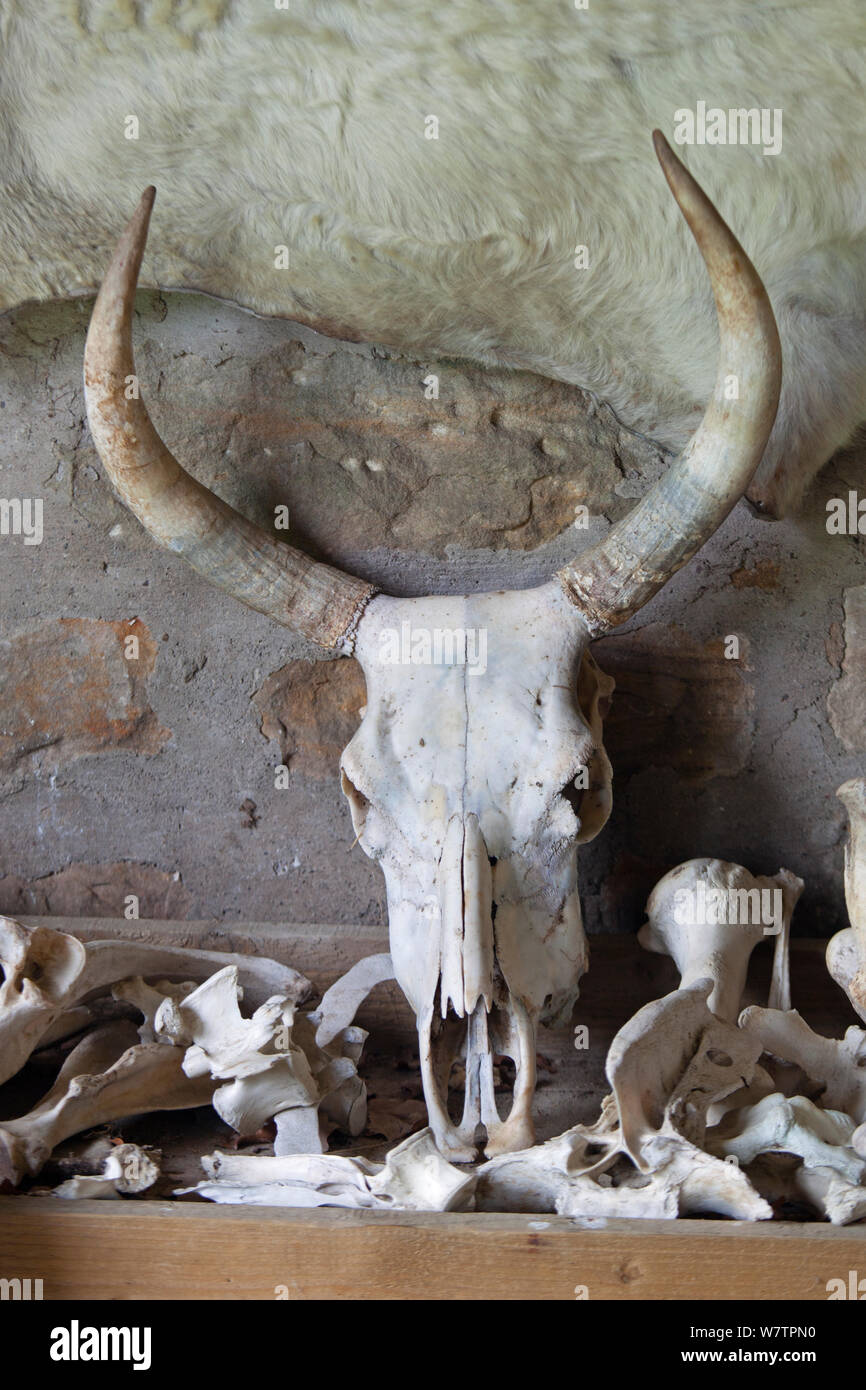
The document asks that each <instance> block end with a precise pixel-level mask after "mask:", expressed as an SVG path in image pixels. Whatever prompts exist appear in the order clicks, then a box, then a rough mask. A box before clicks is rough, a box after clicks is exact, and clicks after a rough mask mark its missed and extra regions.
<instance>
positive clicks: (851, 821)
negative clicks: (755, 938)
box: [827, 778, 866, 1021]
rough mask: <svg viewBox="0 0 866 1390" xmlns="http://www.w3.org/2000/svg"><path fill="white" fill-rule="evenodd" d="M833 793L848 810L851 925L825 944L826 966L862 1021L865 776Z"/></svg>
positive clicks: (865, 998)
mask: <svg viewBox="0 0 866 1390" xmlns="http://www.w3.org/2000/svg"><path fill="white" fill-rule="evenodd" d="M836 795H837V796H838V798H839V800H840V801H841V802H842V803H843V805H844V806H845V808H846V810H847V812H848V827H849V835H848V843H847V845H846V846H845V902H846V904H847V907H848V919H849V921H850V923H851V925H850V927H846V928H845V930H844V931H840V932H837V933H836V935H835V936H834V937H832V938H831V940H830V941H829V942H828V943H827V969H828V970H829V971H830V974H831V975H832V976H833V979H834V980H835V981H836V983H837V984H838V985H840V986H841V987H842V989H844V991H845V993H846V994H847V996H848V998H849V999H850V1000H851V1003H852V1004H853V1006H854V1008H855V1010H856V1012H857V1013H858V1014H859V1015H860V1017H861V1018H862V1019H863V1020H864V1021H866V779H864V778H853V779H852V780H851V781H850V782H845V783H843V785H842V786H841V787H840V788H839V790H838V791H837V793H836Z"/></svg>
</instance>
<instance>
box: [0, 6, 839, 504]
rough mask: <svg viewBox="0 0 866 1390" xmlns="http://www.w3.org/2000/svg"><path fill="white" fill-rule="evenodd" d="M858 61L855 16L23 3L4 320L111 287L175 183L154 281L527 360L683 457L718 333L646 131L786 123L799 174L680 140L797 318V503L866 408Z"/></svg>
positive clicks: (781, 159) (787, 366)
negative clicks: (142, 199)
mask: <svg viewBox="0 0 866 1390" xmlns="http://www.w3.org/2000/svg"><path fill="white" fill-rule="evenodd" d="M864 72H866V10H864V7H863V4H862V0H823V3H820V4H815V3H814V0H807V3H803V4H799V3H795V2H794V0H780V3H778V4H766V3H765V4H761V5H758V4H756V3H755V0H725V3H719V0H688V3H682V0H676V2H675V3H671V0H605V3H597V0H589V7H588V9H586V10H577V9H575V8H574V6H573V5H572V4H570V3H569V0H538V2H537V3H536V2H535V0H448V2H447V3H445V4H440V5H431V4H429V3H428V0H318V3H304V0H291V3H290V4H289V7H288V8H287V9H277V8H276V5H275V3H274V0H190V3H172V0H125V3H124V0H42V3H39V4H34V3H32V0H0V90H2V93H3V97H2V108H0V307H5V308H8V307H11V306H14V305H16V304H18V303H20V302H21V301H22V300H25V299H29V298H37V299H43V298H46V297H51V296H56V295H62V296H66V295H70V294H76V293H85V292H90V291H92V290H93V289H94V288H95V287H96V285H97V284H98V282H99V280H100V278H101V275H102V273H103V271H104V269H105V266H106V264H107V261H108V259H109V253H110V250H111V248H112V246H113V244H114V242H115V240H116V238H117V236H118V233H119V232H120V230H121V228H122V226H123V224H124V222H125V221H126V219H127V218H128V216H129V215H130V213H131V211H132V209H133V208H134V206H135V204H136V201H137V199H138V196H139V194H140V192H141V189H142V188H143V187H144V186H145V185H146V184H148V183H155V184H156V185H157V188H158V194H159V196H158V201H157V207H156V212H155V216H154V222H153V232H152V239H151V245H150V248H149V254H148V256H147V257H146V258H145V265H144V272H143V275H142V283H143V284H150V285H155V284H159V285H162V286H165V287H183V288H187V289H195V290H201V291H205V292H207V293H209V294H213V295H217V296H219V297H221V298H225V299H230V300H233V301H235V302H237V303H238V304H241V305H244V306H247V307H249V308H253V309H255V310H257V311H258V312H260V313H264V314H279V315H286V316H288V317H291V318H295V319H301V320H303V321H305V322H309V323H313V324H314V325H316V326H317V327H320V328H323V329H324V330H325V331H329V332H333V333H336V334H339V335H341V336H346V337H358V338H364V339H370V340H374V341H379V342H384V343H388V344H390V345H393V346H396V347H399V348H403V349H408V350H410V351H414V352H416V353H422V354H439V355H457V356H463V357H468V358H472V359H474V360H476V361H480V362H483V363H487V364H498V365H507V366H514V367H523V368H531V369H532V370H533V371H537V372H540V373H542V374H545V375H548V376H552V377H558V378H561V379H563V380H565V381H569V382H574V383H577V384H579V385H581V386H583V387H586V388H589V389H590V390H592V391H594V392H596V393H597V394H598V395H599V396H600V397H603V398H604V399H606V400H607V401H609V402H610V403H611V405H612V406H613V408H614V409H615V411H616V412H617V414H618V415H619V416H620V418H621V419H622V420H623V421H624V422H625V423H626V424H628V425H629V426H631V427H633V428H634V429H636V430H639V431H642V432H644V433H646V434H648V435H650V436H652V437H653V438H655V439H657V440H659V441H661V442H663V443H665V444H668V445H671V446H678V445H679V444H681V443H682V442H683V441H684V440H685V439H686V438H687V436H688V434H689V432H690V431H691V429H692V428H693V427H694V425H695V424H696V422H697V421H698V419H699V418H700V415H701V414H702V412H703V409H704V405H705V402H706V399H707V397H708V395H709V393H710V391H711V389H712V384H713V379H714V372H715V356H716V328H715V318H714V312H713V307H712V301H711V297H710V294H709V289H708V285H707V280H706V275H705V272H704V270H703V267H702V265H701V261H700V257H699V255H698V252H697V250H696V248H695V247H694V246H693V244H692V243H691V240H690V237H689V235H688V232H687V231H686V229H685V226H684V224H683V222H682V219H681V218H680V215H679V212H678V211H677V209H676V206H675V205H674V202H673V200H672V199H671V197H670V194H669V192H668V190H667V187H666V185H665V182H664V179H663V178H662V175H661V172H660V171H659V169H658V166H657V165H656V163H655V159H654V157H653V152H652V146H651V143H650V138H649V137H650V131H651V129H652V127H653V126H655V125H658V126H659V127H661V129H662V130H663V131H665V133H666V134H667V135H668V137H669V138H670V137H671V136H672V134H673V130H674V126H675V121H674V112H675V111H676V110H677V108H680V107H688V108H692V109H693V108H694V107H695V104H696V102H697V101H698V100H705V101H706V102H707V103H708V104H709V105H718V106H721V107H724V108H727V107H729V106H735V107H749V106H757V107H768V108H781V109H782V112H783V146H782V152H781V153H780V154H779V155H778V156H766V155H764V154H762V153H761V150H760V148H759V147H756V146H713V147H711V146H702V147H699V146H692V147H689V148H687V149H684V150H680V151H679V152H680V153H681V154H683V155H684V157H685V160H686V162H687V163H688V165H689V167H690V168H691V170H692V171H693V173H694V174H695V175H696V176H697V178H698V179H699V180H700V181H701V183H702V184H703V185H704V187H705V188H706V190H707V192H708V193H709V194H710V196H711V197H712V198H713V199H714V201H715V202H716V204H717V206H718V207H719V209H720V211H721V212H722V214H723V216H724V217H725V218H726V219H727V221H728V222H729V224H730V225H731V227H732V228H733V229H734V231H735V232H736V234H737V236H738V237H739V238H740V240H741V241H742V242H743V244H744V246H745V248H746V250H747V251H748V252H749V254H750V256H751V257H752V259H753V260H754V262H755V264H756V265H757V267H758V270H759V271H760V273H761V275H762V276H763V278H764V281H765V283H766V285H767V289H768V291H769V294H770V298H771V300H772V302H773V306H774V309H775V312H776V315H777V318H778V322H779V328H780V332H781V338H782V345H783V352H784V385H783V394H782V403H781V407H780V411H779V417H778V420H777V425H776V428H775V430H774V433H773V435H772V437H771V440H770V443H769V445H768V449H767V452H766V454H765V458H764V462H763V463H762V465H761V469H760V471H759V474H758V477H757V480H756V483H755V485H754V486H753V492H752V495H753V498H754V499H755V500H756V501H758V502H760V503H761V504H762V505H764V506H766V507H767V508H768V510H771V511H784V510H786V509H788V508H789V507H790V506H791V505H792V503H793V502H794V501H795V500H796V498H797V497H798V496H799V495H800V493H801V492H802V489H803V487H804V486H805V484H806V483H807V482H808V480H809V479H810V478H811V477H812V476H813V475H814V473H815V472H816V471H817V469H818V468H819V467H820V465H821V464H822V463H823V462H824V461H825V460H826V459H827V458H828V457H829V455H830V454H831V453H832V452H833V451H834V450H835V449H836V448H838V447H839V446H840V445H841V444H843V443H844V442H845V441H846V440H847V439H848V438H849V436H850V435H851V432H852V430H853V428H854V427H855V426H856V425H857V423H858V422H859V421H860V420H862V419H863V418H864V417H866V142H864V141H863V139H862V121H863V111H864V90H863V86H864V82H863V79H864ZM129 115H135V116H137V118H138V121H139V138H138V139H137V140H128V139H126V138H124V121H125V118H126V117H127V116H129ZM429 115H435V116H438V118H439V122H440V127H439V139H438V140H428V139H425V136H424V130H425V118H426V117H427V116H429ZM578 244H584V245H586V246H587V248H588V251H589V262H590V264H589V268H588V269H585V270H577V269H575V267H574V264H573V257H574V248H575V246H576V245H578ZM281 245H286V246H288V247H289V249H290V266H289V268H288V269H282V270H281V269H276V268H275V265H274V259H275V247H278V246H281Z"/></svg>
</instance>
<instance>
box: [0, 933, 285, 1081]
mask: <svg viewBox="0 0 866 1390" xmlns="http://www.w3.org/2000/svg"><path fill="white" fill-rule="evenodd" d="M226 965H234V966H235V967H236V968H237V970H238V975H239V978H240V980H241V983H242V985H243V987H244V989H245V991H246V993H247V997H248V999H249V1000H250V1002H251V1003H256V1002H262V1000H264V999H265V998H267V997H268V996H269V995H270V994H274V993H276V992H277V991H279V992H281V993H284V994H285V995H286V996H287V997H288V998H290V999H291V1000H292V1001H293V1002H300V1001H301V1000H302V999H305V998H306V997H307V995H308V994H309V993H310V991H311V989H312V986H311V985H310V982H309V981H308V980H306V979H305V978H304V976H303V975H300V974H299V973H298V972H297V971H296V970H292V969H291V968H290V967H289V966H284V965H279V964H278V963H277V962H276V961H271V960H268V959H267V958H266V957H261V956H239V955H235V954H233V953H232V954H228V953H227V954H223V953H220V952H218V951H198V950H190V949H187V948H186V947H181V946H155V945H149V944H146V943H142V942H138V941H124V940H111V941H108V940H106V941H90V942H87V943H86V944H84V943H82V942H80V941H78V940H77V938H76V937H74V936H71V935H69V934H67V933H65V932H60V931H55V930H54V929H53V928H51V927H44V926H24V925H22V924H21V923H19V922H15V921H13V920H12V919H11V918H9V917H0V966H2V969H3V974H4V979H3V983H2V984H0V1083H2V1082H3V1081H6V1080H8V1078H9V1077H10V1076H14V1074H15V1073H16V1072H17V1071H19V1070H20V1068H21V1067H22V1066H23V1065H24V1063H25V1062H26V1060H27V1058H28V1057H29V1056H30V1054H31V1052H32V1051H33V1050H34V1048H36V1047H37V1046H38V1045H39V1044H40V1042H41V1041H42V1039H43V1038H44V1037H45V1036H46V1035H50V1030H51V1029H52V1028H53V1027H54V1025H55V1024H56V1023H57V1021H58V1020H60V1019H61V1018H63V1016H64V1015H66V1014H68V1013H70V1011H71V1010H73V1009H76V1008H77V1006H79V1005H81V1004H82V1003H87V1002H88V1001H89V1000H90V999H91V998H93V997H95V996H99V995H101V994H104V993H106V992H107V991H108V990H109V989H110V987H111V986H112V985H113V984H115V983H116V982H118V981H120V980H123V979H126V978H127V977H130V976H142V977H146V978H151V979H152V978H154V977H157V978H158V977H160V976H174V977H175V978H180V979H190V978H192V979H206V978H207V977H208V976H209V975H210V974H212V973H213V971H214V970H218V969H220V968H221V967H222V966H226ZM82 1017H83V1016H82V1015H78V1014H76V1015H75V1022H76V1023H77V1022H79V1021H80V1020H81V1019H82ZM55 1036H56V1034H55Z"/></svg>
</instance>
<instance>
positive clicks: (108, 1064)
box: [0, 1022, 214, 1184]
mask: <svg viewBox="0 0 866 1390" xmlns="http://www.w3.org/2000/svg"><path fill="white" fill-rule="evenodd" d="M136 1038H137V1032H136V1029H135V1027H134V1025H133V1024H131V1023H128V1022H120V1023H109V1024H106V1025H105V1026H104V1027H102V1028H97V1029H96V1030H95V1031H94V1032H92V1033H88V1034H87V1035H86V1036H85V1037H84V1038H83V1039H82V1041H81V1042H80V1043H79V1044H78V1045H77V1047H75V1048H73V1050H72V1052H70V1054H69V1056H68V1057H67V1059H66V1061H65V1062H64V1064H63V1066H62V1067H61V1069H60V1072H59V1073H58V1076H57V1079H56V1081H55V1082H54V1085H53V1086H52V1087H51V1089H50V1090H49V1091H47V1092H46V1094H45V1095H44V1096H43V1097H42V1100H41V1101H39V1103H38V1104H37V1105H36V1106H34V1108H33V1109H32V1110H31V1111H30V1112H29V1113H28V1114H27V1115H22V1116H20V1117H19V1118H18V1119H15V1120H4V1121H3V1122H2V1123H0V1182H2V1181H4V1180H5V1181H8V1182H11V1183H13V1184H15V1183H18V1182H20V1181H21V1179H22V1177H24V1176H25V1175H27V1174H29V1175H30V1176H31V1177H32V1176H33V1175H34V1174H36V1173H38V1172H39V1170H40V1168H42V1166H43V1164H45V1163H46V1162H47V1160H48V1158H49V1156H50V1155H51V1152H52V1150H53V1149H55V1148H56V1147H57V1145H58V1144H60V1143H62V1142H63V1140H64V1139H68V1138H70V1136H71V1135H73V1134H80V1133H81V1132H82V1130H85V1129H92V1128H93V1127H94V1126H95V1125H102V1124H106V1123H108V1122H109V1121H110V1120H119V1119H122V1118H123V1117H124V1116H126V1115H137V1114H140V1113H144V1112H146V1111H150V1110H189V1109H192V1108H194V1107H195V1106H198V1105H207V1104H209V1102H210V1099H211V1096H212V1094H213V1089H214V1083H213V1082H212V1081H211V1079H210V1077H197V1078H195V1079H190V1078H189V1077H188V1076H186V1074H185V1073H184V1071H183V1068H182V1063H183V1052H182V1051H181V1049H180V1048H176V1047H170V1046H167V1045H166V1044H165V1043H139V1042H136Z"/></svg>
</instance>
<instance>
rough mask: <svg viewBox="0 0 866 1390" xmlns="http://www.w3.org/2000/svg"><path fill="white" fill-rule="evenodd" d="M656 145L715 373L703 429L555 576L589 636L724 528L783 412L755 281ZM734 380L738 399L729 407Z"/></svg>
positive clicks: (775, 344)
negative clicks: (696, 266)
mask: <svg viewBox="0 0 866 1390" xmlns="http://www.w3.org/2000/svg"><path fill="white" fill-rule="evenodd" d="M653 143H654V145H655V150H656V154H657V156H658V160H659V163H660V164H661V166H662V169H663V170H664V173H665V177H666V179H667V181H668V184H669V186H670V189H671V192H672V193H673V195H674V197H675V198H676V200H677V202H678V204H679V206H680V209H681V211H682V214H683V216H684V217H685V219H686V222H687V223H688V224H689V228H690V230H691V233H692V235H693V237H694V238H695V241H696V242H697V243H698V247H699V249H700V252H701V255H702V256H703V258H704V264H705V265H706V267H707V273H708V274H709V277H710V284H711V285H712V289H713V297H714V298H715V301H716V313H717V315H718V321H719V338H720V343H719V366H718V373H717V376H716V384H715V388H714V391H713V396H712V399H711V401H710V404H709V406H708V407H707V411H706V414H705V416H704V418H703V421H702V422H701V425H700V427H699V428H698V430H697V432H696V434H695V435H694V436H693V438H692V440H691V441H690V443H689V444H688V445H687V446H686V448H685V449H684V450H683V452H682V453H681V454H680V456H679V457H678V458H677V459H676V461H675V462H674V463H672V464H671V466H670V468H669V469H668V472H667V473H666V474H665V476H664V477H663V478H661V479H659V481H658V482H657V483H656V484H655V486H654V487H653V488H651V489H650V491H649V492H648V493H647V494H646V496H645V497H644V498H642V500H641V501H640V502H639V503H638V505H637V506H636V507H634V508H633V510H632V511H631V512H630V513H629V515H628V516H626V517H624V518H623V519H622V521H619V522H617V524H616V525H615V526H613V527H612V528H611V530H610V531H609V532H608V534H607V535H606V536H605V538H604V540H603V541H601V542H600V543H599V544H598V545H596V546H593V547H592V549H591V550H588V551H586V552H585V553H584V554H582V555H579V556H578V557H577V559H576V560H574V561H573V562H572V563H571V564H570V565H566V567H565V568H564V569H562V570H560V572H559V579H560V582H561V583H562V585H563V588H564V589H565V592H566V594H567V595H568V597H569V598H570V599H571V601H572V603H574V604H575V605H576V606H577V607H578V608H579V609H580V610H581V612H582V613H583V615H584V617H585V619H586V622H587V624H588V625H589V628H590V631H591V632H592V633H593V635H596V634H598V633H601V632H604V631H606V630H607V629H608V628H611V627H616V625H617V624H618V623H622V622H625V620H626V618H629V617H631V615H632V614H633V613H636V612H637V610H638V609H639V608H640V607H641V606H642V605H643V604H645V603H646V602H647V600H648V599H651V598H652V596H653V594H655V593H656V592H657V591H658V590H659V589H660V588H661V587H662V585H663V584H666V583H667V581H668V580H669V579H670V578H671V576H672V575H673V574H676V572H677V570H678V569H680V567H681V566H682V565H684V564H685V563H686V561H687V560H690V559H691V557H692V556H693V555H694V553H695V551H696V550H699V549H700V547H701V546H702V545H703V544H704V541H706V540H708V539H709V537H710V536H711V535H712V534H713V532H714V531H715V530H716V529H717V528H718V527H719V526H720V525H721V524H722V522H723V521H724V519H725V517H726V516H727V515H728V512H729V511H730V510H731V508H732V507H733V506H734V505H735V503H736V502H737V500H738V499H739V498H740V497H741V496H742V494H743V492H744V491H745V489H746V487H747V486H748V484H749V481H750V479H751V477H752V474H753V473H754V471H755V469H756V468H757V466H758V464H759V462H760V460H761V455H762V454H763V452H764V447H765V445H766V443H767V439H768V437H769V434H770V430H771V429H772V428H773V421H774V420H775V418H776V408H777V406H778V403H779V387H780V382H781V373H782V352H781V347H780V345H779V334H778V330H777V328H776V320H775V318H774V317H773V310H772V308H771V307H770V301H769V299H768V298H767V292H766V290H765V289H764V286H763V284H762V283H761V279H760V277H759V275H758V272H757V271H756V270H755V267H754V266H753V265H752V263H751V261H750V260H749V258H748V256H747V255H746V253H745V251H744V250H743V248H742V247H741V246H740V243H739V242H738V241H737V239H736V237H735V236H734V235H733V233H732V232H731V231H730V229H729V228H728V227H727V225H726V224H725V223H724V222H723V221H722V219H721V217H720V216H719V214H718V212H717V211H716V209H715V208H714V207H713V205H712V203H711V202H710V200H709V198H708V197H707V196H706V194H705V193H704V192H703V190H702V189H701V188H700V187H699V185H698V184H697V183H696V182H695V180H694V179H693V178H692V176H691V174H690V173H689V172H688V170H687V169H686V168H685V166H684V165H683V164H681V163H680V161H679V160H678V159H677V157H676V155H675V154H674V152H673V150H672V149H671V147H670V145H669V144H668V142H667V140H666V139H665V138H664V136H663V135H662V133H661V131H658V130H655V131H653ZM732 379H733V380H734V381H735V382H736V384H737V395H738V399H735V400H728V399H727V398H726V390H725V388H726V386H727V384H728V383H729V382H730V381H731V380H732Z"/></svg>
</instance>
